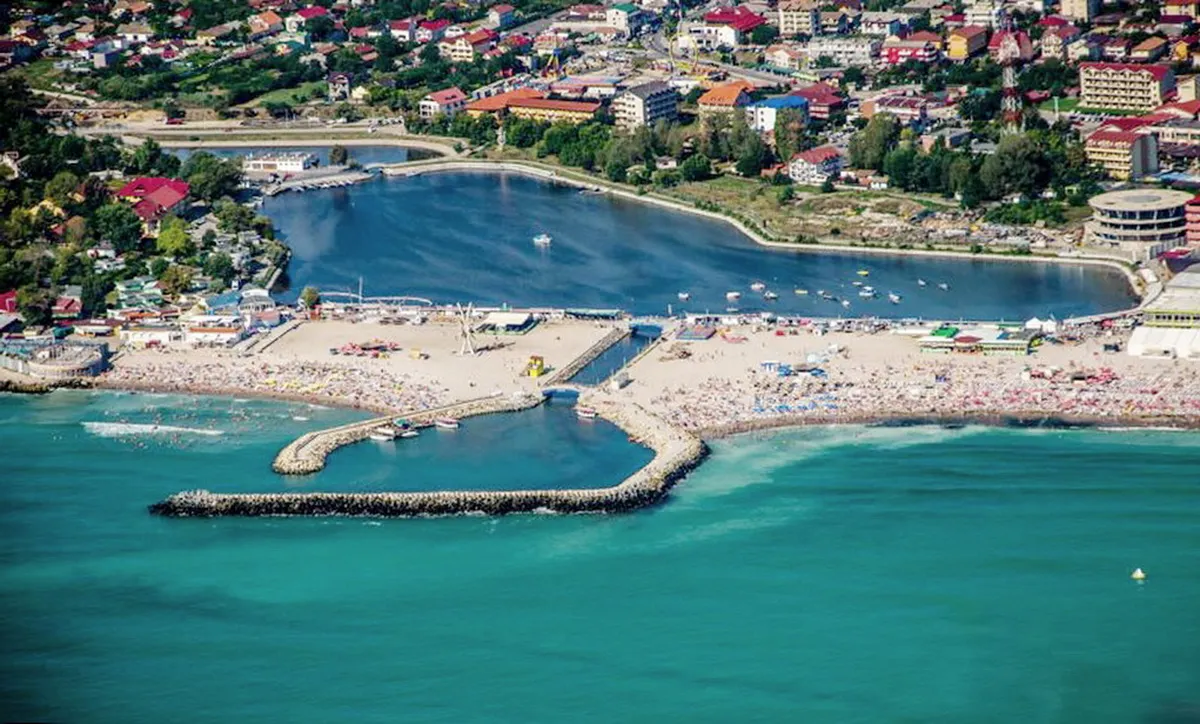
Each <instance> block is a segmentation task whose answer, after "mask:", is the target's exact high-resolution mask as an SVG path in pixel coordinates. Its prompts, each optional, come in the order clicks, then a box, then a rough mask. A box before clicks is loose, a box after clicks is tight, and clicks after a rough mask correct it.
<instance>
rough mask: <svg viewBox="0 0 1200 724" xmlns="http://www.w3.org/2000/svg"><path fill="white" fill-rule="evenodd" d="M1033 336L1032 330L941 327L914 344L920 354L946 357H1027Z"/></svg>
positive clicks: (1034, 333) (1034, 334)
mask: <svg viewBox="0 0 1200 724" xmlns="http://www.w3.org/2000/svg"><path fill="white" fill-rule="evenodd" d="M1034 336H1036V332H1035V331H1034V330H1026V329H1006V328H1003V327H972V328H970V329H961V328H959V327H951V326H944V327H939V328H937V329H935V330H933V331H932V332H931V333H929V334H927V335H925V336H924V337H921V338H920V339H918V340H917V345H918V347H919V349H920V350H921V351H922V352H930V353H937V354H947V353H950V352H960V353H968V354H988V355H991V354H1012V355H1026V354H1029V349H1030V345H1031V344H1032V342H1033V338H1034Z"/></svg>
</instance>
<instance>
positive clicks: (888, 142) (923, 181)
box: [849, 114, 1094, 207]
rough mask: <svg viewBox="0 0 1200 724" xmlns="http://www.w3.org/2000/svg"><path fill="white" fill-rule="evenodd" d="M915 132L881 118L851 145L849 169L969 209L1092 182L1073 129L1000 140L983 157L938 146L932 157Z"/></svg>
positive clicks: (1066, 127)
mask: <svg viewBox="0 0 1200 724" xmlns="http://www.w3.org/2000/svg"><path fill="white" fill-rule="evenodd" d="M915 141H916V139H915V137H914V134H912V132H911V131H909V130H907V129H904V130H901V128H900V125H899V124H898V123H897V122H896V119H895V118H894V117H892V116H890V115H887V114H880V115H877V116H875V117H874V118H872V119H871V121H870V122H869V123H868V124H867V126H866V128H864V129H863V130H861V131H859V132H858V133H856V134H854V136H853V137H851V139H850V149H849V154H850V163H851V165H852V166H855V167H857V168H869V169H875V170H877V171H882V172H883V173H885V174H887V175H888V177H889V179H890V183H891V184H892V185H893V186H896V187H899V188H901V189H904V190H906V191H923V192H932V193H939V194H942V195H945V196H947V197H950V196H955V195H958V196H960V197H961V199H962V203H963V205H964V206H967V207H974V206H977V205H978V204H979V203H981V202H982V201H984V200H987V199H1002V198H1005V197H1008V196H1011V195H1014V194H1018V195H1023V196H1026V197H1030V198H1033V197H1037V196H1040V195H1041V194H1042V192H1043V191H1045V190H1046V189H1047V188H1051V189H1054V190H1056V191H1057V192H1058V195H1060V196H1062V195H1066V189H1067V188H1068V187H1072V186H1075V185H1078V184H1081V183H1087V182H1089V181H1092V180H1093V178H1094V173H1093V170H1092V169H1091V168H1090V167H1089V166H1088V163H1087V157H1086V155H1085V154H1084V150H1083V145H1082V143H1080V140H1079V138H1078V136H1077V134H1076V133H1075V132H1074V131H1073V130H1072V129H1071V127H1070V124H1067V123H1062V124H1056V125H1055V126H1054V127H1047V126H1045V124H1042V127H1041V128H1034V129H1031V130H1028V131H1026V132H1024V133H1020V134H1011V135H1005V136H1003V137H1001V139H1000V142H999V144H998V145H997V147H996V150H995V152H994V153H992V154H990V155H987V156H983V157H979V156H976V155H974V154H972V153H971V152H970V149H964V150H961V151H959V150H949V149H947V148H946V147H945V145H944V144H943V143H941V142H940V141H939V142H938V143H937V144H935V145H934V146H933V147H932V148H931V149H930V151H929V152H924V151H922V150H921V149H919V148H918V147H917V144H916V142H915Z"/></svg>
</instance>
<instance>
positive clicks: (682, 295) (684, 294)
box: [676, 292, 692, 302]
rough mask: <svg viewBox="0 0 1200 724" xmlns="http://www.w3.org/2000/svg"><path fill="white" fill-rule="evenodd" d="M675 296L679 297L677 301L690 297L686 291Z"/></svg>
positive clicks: (684, 300) (683, 300)
mask: <svg viewBox="0 0 1200 724" xmlns="http://www.w3.org/2000/svg"><path fill="white" fill-rule="evenodd" d="M676 296H678V297H679V301H681V302H686V301H687V300H689V299H691V298H692V295H691V294H688V293H687V292H680V293H679V294H677V295H676Z"/></svg>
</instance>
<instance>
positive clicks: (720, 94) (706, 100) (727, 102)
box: [699, 82, 747, 108]
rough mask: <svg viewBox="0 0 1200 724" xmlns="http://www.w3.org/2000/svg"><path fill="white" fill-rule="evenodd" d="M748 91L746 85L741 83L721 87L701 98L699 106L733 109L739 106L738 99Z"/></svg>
mask: <svg viewBox="0 0 1200 724" xmlns="http://www.w3.org/2000/svg"><path fill="white" fill-rule="evenodd" d="M746 90H747V89H746V86H745V84H744V83H741V82H737V83H727V84H725V85H719V86H717V87H716V88H712V89H710V90H708V91H707V92H706V93H705V94H704V95H702V96H700V100H699V104H700V105H701V106H729V107H730V108H732V107H733V106H735V105H737V100H738V98H739V97H741V95H742V93H744V92H746Z"/></svg>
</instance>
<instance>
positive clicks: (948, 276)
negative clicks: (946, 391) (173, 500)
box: [265, 172, 1134, 320]
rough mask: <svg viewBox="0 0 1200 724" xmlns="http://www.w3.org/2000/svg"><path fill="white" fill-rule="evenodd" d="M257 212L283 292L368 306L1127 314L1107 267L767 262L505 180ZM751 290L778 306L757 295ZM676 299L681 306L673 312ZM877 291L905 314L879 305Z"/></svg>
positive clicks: (288, 202)
mask: <svg viewBox="0 0 1200 724" xmlns="http://www.w3.org/2000/svg"><path fill="white" fill-rule="evenodd" d="M265 211H266V212H267V213H268V214H269V215H270V216H271V217H272V218H274V219H275V220H276V222H277V223H278V225H279V227H280V228H281V230H282V231H283V233H284V235H285V236H286V238H287V241H288V243H289V244H290V245H291V246H292V248H293V249H294V251H295V256H294V257H293V260H292V263H291V267H290V276H291V282H292V289H293V292H292V293H293V294H295V293H296V292H297V291H298V290H299V289H300V288H301V287H303V286H304V285H308V284H311V285H315V286H317V287H319V288H322V289H326V290H347V291H348V290H353V289H357V287H358V280H359V278H360V277H362V278H363V279H364V283H365V290H366V293H367V294H376V295H384V294H410V295H416V296H423V297H428V298H430V299H432V300H434V301H435V302H439V303H452V302H457V301H461V302H467V301H473V302H476V303H480V304H489V305H491V304H496V305H498V304H502V303H508V304H513V305H547V306H557V307H593V308H613V307H617V308H623V309H628V310H632V311H634V312H636V313H642V314H660V313H664V312H666V311H667V309H668V307H669V306H670V307H671V309H672V311H674V312H680V311H692V312H704V311H712V312H723V311H724V310H725V309H726V307H727V302H726V299H725V294H726V292H729V291H739V292H741V293H742V295H743V296H742V300H741V302H740V303H739V306H740V307H741V308H742V309H745V310H751V309H773V310H777V311H780V312H786V313H795V314H813V315H820V316H837V315H839V314H847V315H853V316H864V315H877V316H888V317H927V318H930V317H931V318H942V319H959V318H966V319H1010V320H1012V319H1025V318H1028V317H1030V316H1035V315H1036V316H1040V317H1047V316H1054V317H1057V318H1065V317H1070V316H1074V315H1080V314H1092V313H1096V312H1101V311H1109V310H1114V309H1121V308H1125V307H1128V306H1131V305H1132V304H1133V303H1134V298H1133V296H1132V295H1131V292H1130V290H1129V288H1128V285H1127V283H1126V280H1125V279H1124V277H1123V275H1122V274H1121V273H1120V272H1118V271H1116V270H1112V269H1107V268H1096V267H1085V266H1073V265H1058V264H1048V263H1035V262H1011V261H996V260H978V261H976V260H960V259H936V258H928V257H902V256H873V255H856V254H842V253H819V254H817V253H810V252H796V251H790V250H776V249H766V248H763V247H761V246H758V245H756V244H755V243H754V242H752V241H751V240H750V239H748V238H746V237H745V236H743V235H742V234H740V233H739V232H738V231H737V230H736V229H734V228H733V227H732V226H730V225H728V224H725V223H723V222H719V221H714V220H711V219H706V218H702V217H698V216H694V215H691V214H686V213H681V212H674V211H669V210H666V209H662V208H658V207H654V206H651V205H648V204H642V203H638V202H635V201H629V200H625V199H617V198H612V197H609V196H607V195H603V194H592V193H581V192H580V191H579V190H578V189H575V188H569V187H565V186H560V185H555V184H551V183H548V182H545V181H540V180H536V179H532V178H528V177H525V176H521V175H516V174H507V173H486V172H480V173H442V174H429V175H425V176H418V177H415V178H391V179H384V180H380V181H379V182H376V183H368V184H364V185H360V186H355V187H350V188H346V189H339V190H331V191H320V192H308V193H304V194H282V195H280V196H277V197H274V198H272V199H270V200H269V201H268V202H267V203H266V206H265ZM541 233H547V234H550V235H551V237H552V238H553V243H552V244H551V245H550V246H548V247H538V246H535V245H534V244H533V242H532V239H533V237H534V236H537V235H538V234H541ZM860 269H863V270H867V271H868V272H870V277H869V278H868V280H867V283H869V284H871V285H873V286H874V287H875V288H876V289H877V290H878V291H879V297H878V298H876V299H871V300H862V299H860V298H859V297H858V296H857V290H856V289H855V287H853V286H852V282H854V281H855V280H859V279H862V277H860V276H858V275H857V272H858V270H860ZM918 279H923V280H925V281H926V282H927V286H924V287H922V286H919V285H918V283H917V280H918ZM756 281H761V282H764V283H765V284H767V286H768V288H769V290H771V291H774V292H775V293H777V294H778V295H779V299H778V300H777V301H774V302H767V301H765V300H763V298H762V296H761V295H760V294H756V293H754V292H752V291H751V290H750V289H749V287H750V285H751V284H752V283H754V282H756ZM939 283H946V284H948V285H949V289H948V290H941V289H938V288H937V285H938V284H939ZM797 288H803V289H806V290H808V291H809V294H808V295H805V296H801V295H797V294H795V289H797ZM822 289H823V290H826V291H829V292H830V293H832V294H834V295H838V296H841V297H846V298H849V299H850V300H851V307H850V308H849V309H848V310H847V309H844V308H843V307H842V306H841V305H840V304H837V303H834V302H829V301H822V300H821V299H820V298H818V296H817V291H818V290H822ZM680 292H687V293H689V294H690V301H688V302H686V303H683V302H680V300H679V298H678V294H679V293H680ZM888 292H895V293H897V294H899V295H900V296H901V297H902V301H901V302H900V303H899V304H891V303H889V301H888V299H887V294H888Z"/></svg>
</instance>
